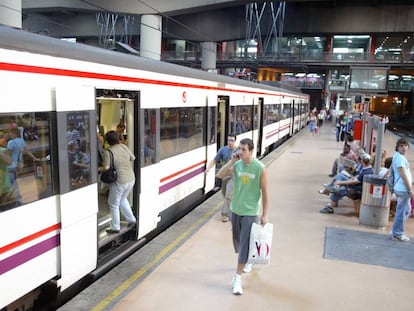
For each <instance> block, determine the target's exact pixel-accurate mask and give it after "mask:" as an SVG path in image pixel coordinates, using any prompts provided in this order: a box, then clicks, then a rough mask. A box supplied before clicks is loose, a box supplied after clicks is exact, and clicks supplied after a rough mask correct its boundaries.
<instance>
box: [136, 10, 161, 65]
mask: <svg viewBox="0 0 414 311" xmlns="http://www.w3.org/2000/svg"><path fill="white" fill-rule="evenodd" d="M161 30H162V18H161V16H159V15H142V16H141V39H140V55H141V56H142V57H146V58H151V59H156V60H160V59H161V36H162V33H161Z"/></svg>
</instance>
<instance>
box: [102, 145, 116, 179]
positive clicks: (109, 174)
mask: <svg viewBox="0 0 414 311" xmlns="http://www.w3.org/2000/svg"><path fill="white" fill-rule="evenodd" d="M108 152H109V157H110V162H109V169H108V170H107V171H105V172H102V173H101V181H102V182H103V183H106V184H112V183H114V182H116V181H117V180H118V173H117V171H116V169H115V165H114V155H113V154H112V151H111V150H108Z"/></svg>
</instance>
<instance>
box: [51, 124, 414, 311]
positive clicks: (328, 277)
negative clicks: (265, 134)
mask: <svg viewBox="0 0 414 311" xmlns="http://www.w3.org/2000/svg"><path fill="white" fill-rule="evenodd" d="M397 139H398V137H397V136H395V135H394V134H392V133H390V132H388V131H387V132H386V135H385V138H384V147H385V149H386V151H387V152H388V155H389V156H392V155H393V154H394V148H395V143H396V141H397ZM342 146H343V142H336V140H335V132H334V127H333V125H332V124H330V123H328V124H325V125H323V126H322V127H320V128H319V133H318V134H317V135H315V136H312V135H311V133H310V132H309V131H308V129H304V130H303V131H301V132H300V133H299V134H298V135H296V136H295V137H293V138H292V139H290V140H288V141H287V142H286V143H285V144H283V145H282V146H280V147H279V148H278V149H277V150H276V151H274V152H272V153H271V154H269V155H268V156H267V157H266V158H265V159H263V162H264V163H265V164H266V166H267V169H268V173H269V174H268V176H269V189H270V191H269V192H270V215H269V221H270V222H271V223H273V224H274V236H273V243H272V251H271V263H270V264H269V265H255V266H254V267H253V270H252V272H250V273H245V274H243V276H242V282H243V290H244V293H243V295H241V296H235V295H233V294H232V291H231V280H232V277H233V275H234V274H235V270H236V261H237V256H236V254H235V253H234V250H233V245H232V239H231V226H230V223H228V222H227V223H223V222H221V217H220V208H221V204H222V202H223V200H222V196H221V193H220V192H218V193H216V194H215V195H214V196H212V197H211V198H210V199H209V200H207V201H206V202H204V203H203V204H202V205H200V206H199V207H198V208H196V209H195V210H194V211H193V212H191V213H190V214H188V215H187V216H186V217H184V218H183V219H182V220H180V221H179V222H177V223H176V224H175V225H174V226H172V227H171V228H169V229H168V230H166V231H165V232H164V233H163V234H161V235H160V236H158V237H156V238H155V239H153V240H152V241H151V242H150V243H148V244H147V245H145V246H144V247H143V248H142V249H140V250H139V251H138V252H136V253H135V254H134V255H132V256H131V257H129V258H128V259H127V260H125V261H124V262H122V263H121V264H120V265H119V266H117V267H116V268H115V269H113V270H112V271H110V272H108V273H107V274H106V275H104V276H103V277H102V278H101V279H99V280H97V281H96V282H95V283H94V284H93V285H91V286H90V287H88V288H87V289H85V290H84V291H83V292H81V293H80V294H79V295H77V296H76V297H75V298H73V299H72V300H71V301H69V302H68V303H67V304H65V305H64V306H62V307H61V308H59V310H60V311H66V310H70V311H72V310H114V311H128V310H134V311H136V310H144V311H152V310H157V311H158V310H168V311H171V310H209V311H210V310H223V311H225V310H229V311H230V310H231V311H233V310H234V311H235V310H237V311H240V310H297V311H302V310H306V311H307V310H312V311H313V310H315V311H316V310H317V311H325V310H326V311H332V310H336V311H342V310H344V311H345V310H346V311H349V310H353V311H355V310H364V311H366V310H376V311H382V310H384V311H385V310H386V311H389V310H399V311H405V310H407V311H408V310H412V309H413V307H414V292H413V284H414V218H409V220H408V222H407V224H406V232H405V233H406V234H407V235H408V236H409V237H411V239H412V240H411V241H410V242H399V241H392V240H391V238H390V235H389V233H390V228H391V225H392V222H391V221H390V222H389V223H388V225H387V226H386V228H384V229H376V228H371V227H367V226H364V225H361V224H360V223H359V218H358V217H357V215H356V213H355V211H354V209H353V204H352V202H351V201H350V199H347V198H345V199H343V200H342V201H340V207H338V208H336V209H335V213H334V214H321V213H319V210H320V209H321V208H322V207H323V206H324V205H325V204H326V203H328V202H329V198H328V197H327V196H325V195H321V194H319V193H318V190H319V189H320V188H321V185H322V184H323V183H327V182H329V181H330V179H331V178H330V177H328V174H329V173H330V170H331V166H332V162H333V160H334V159H335V158H336V157H338V155H339V153H340V152H341V150H342ZM407 157H408V159H409V161H410V166H411V170H413V168H414V149H413V146H410V149H409V151H408V156H407Z"/></svg>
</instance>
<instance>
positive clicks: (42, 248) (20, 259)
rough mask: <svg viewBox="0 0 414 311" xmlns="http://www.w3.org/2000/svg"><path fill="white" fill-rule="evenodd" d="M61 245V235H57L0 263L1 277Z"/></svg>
mask: <svg viewBox="0 0 414 311" xmlns="http://www.w3.org/2000/svg"><path fill="white" fill-rule="evenodd" d="M59 245H60V235H55V236H53V237H51V238H49V239H47V240H44V241H42V242H40V243H38V244H36V245H33V246H31V247H29V248H26V249H25V250H22V251H21V252H18V253H16V254H14V255H12V256H10V257H8V258H6V259H3V260H1V261H0V275H2V274H4V273H6V272H8V271H10V270H13V269H15V268H16V267H18V266H20V265H22V264H24V263H26V262H28V261H29V260H32V259H33V258H36V257H38V256H40V255H42V254H44V253H46V252H47V251H50V250H51V249H54V248H56V247H57V246H59Z"/></svg>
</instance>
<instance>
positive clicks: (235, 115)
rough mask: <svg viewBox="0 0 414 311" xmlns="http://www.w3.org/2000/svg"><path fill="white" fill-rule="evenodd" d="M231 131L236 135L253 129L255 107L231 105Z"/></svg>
mask: <svg viewBox="0 0 414 311" xmlns="http://www.w3.org/2000/svg"><path fill="white" fill-rule="evenodd" d="M229 121H230V132H232V133H236V135H239V134H243V133H246V132H248V131H251V130H252V125H253V107H252V106H232V107H230V120H229Z"/></svg>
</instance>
